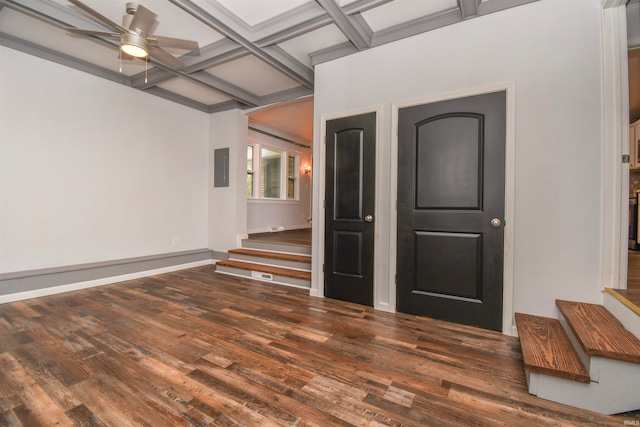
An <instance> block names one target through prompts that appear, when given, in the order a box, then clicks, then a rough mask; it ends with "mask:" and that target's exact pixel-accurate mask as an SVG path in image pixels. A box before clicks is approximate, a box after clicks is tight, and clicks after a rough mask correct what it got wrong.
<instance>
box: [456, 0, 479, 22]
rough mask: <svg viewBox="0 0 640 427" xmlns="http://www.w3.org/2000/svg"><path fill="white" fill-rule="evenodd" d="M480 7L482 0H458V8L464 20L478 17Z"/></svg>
mask: <svg viewBox="0 0 640 427" xmlns="http://www.w3.org/2000/svg"><path fill="white" fill-rule="evenodd" d="M479 5H480V0H458V7H459V8H460V12H462V19H463V20H465V19H469V18H475V17H476V16H478V12H479V10H478V6H479Z"/></svg>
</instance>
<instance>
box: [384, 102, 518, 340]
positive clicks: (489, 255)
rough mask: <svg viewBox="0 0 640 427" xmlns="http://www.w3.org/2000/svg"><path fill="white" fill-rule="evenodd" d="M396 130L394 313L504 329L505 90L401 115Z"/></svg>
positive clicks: (426, 107) (428, 106)
mask: <svg viewBox="0 0 640 427" xmlns="http://www.w3.org/2000/svg"><path fill="white" fill-rule="evenodd" d="M398 123H399V128H398V258H397V271H398V274H397V288H396V289H397V295H396V296H397V309H398V311H402V312H406V313H411V314H417V315H423V316H429V317H434V318H439V319H444V320H450V321H454V322H458V323H465V324H471V325H476V326H481V327H484V328H489V329H496V330H499V329H501V326H502V269H503V253H504V248H503V238H504V230H503V224H502V223H503V222H504V158H505V154H504V153H505V127H506V97H505V93H504V92H497V93H492V94H487V95H479V96H473V97H468V98H463V99H456V100H451V101H443V102H438V103H434V104H427V105H420V106H416V107H410V108H404V109H401V110H400V112H399V116H398ZM493 219H498V220H500V222H501V224H500V225H499V226H498V227H494V226H492V220H493Z"/></svg>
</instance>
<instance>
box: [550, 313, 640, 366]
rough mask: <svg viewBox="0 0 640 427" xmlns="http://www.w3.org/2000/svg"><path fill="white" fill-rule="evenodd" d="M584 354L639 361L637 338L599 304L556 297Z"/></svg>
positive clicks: (639, 349)
mask: <svg viewBox="0 0 640 427" xmlns="http://www.w3.org/2000/svg"><path fill="white" fill-rule="evenodd" d="M556 305H557V306H558V308H559V309H560V313H562V315H563V316H564V318H565V320H566V321H567V324H568V325H569V327H570V328H571V331H572V332H573V334H574V335H575V337H576V339H577V341H578V343H579V344H580V346H581V347H582V349H583V351H584V352H585V354H587V355H589V356H599V357H605V358H608V359H615V360H622V361H625V362H633V363H640V340H639V339H638V338H637V337H636V336H635V335H633V334H632V333H631V332H629V331H628V330H626V329H625V328H624V326H622V324H621V323H620V322H619V321H618V319H616V318H615V317H614V316H613V315H612V314H611V313H610V312H609V311H607V309H606V308H604V307H603V306H602V305H598V304H588V303H581V302H574V301H563V300H556Z"/></svg>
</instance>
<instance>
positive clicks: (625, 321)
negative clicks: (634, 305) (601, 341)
mask: <svg viewBox="0 0 640 427" xmlns="http://www.w3.org/2000/svg"><path fill="white" fill-rule="evenodd" d="M604 307H605V308H606V309H607V310H609V311H610V312H611V314H613V315H614V316H615V317H616V318H617V319H618V320H619V321H620V323H622V326H624V327H625V329H627V330H628V331H629V332H631V333H632V334H633V335H635V336H636V337H638V338H640V316H638V315H637V314H636V313H634V312H633V311H632V310H631V309H630V308H629V307H627V306H625V305H624V304H623V303H621V302H620V301H618V300H617V299H615V298H614V297H613V296H611V295H610V294H609V293H608V292H605V293H604Z"/></svg>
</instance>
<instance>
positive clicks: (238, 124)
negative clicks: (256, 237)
mask: <svg viewBox="0 0 640 427" xmlns="http://www.w3.org/2000/svg"><path fill="white" fill-rule="evenodd" d="M209 127H210V137H209V165H210V166H209V168H210V170H211V171H213V165H214V150H216V149H218V148H229V186H228V187H214V186H213V185H214V176H213V173H211V174H210V176H209V187H208V195H209V248H210V249H213V250H214V251H218V252H226V251H228V250H229V249H234V248H237V247H239V246H240V242H241V239H242V238H244V237H246V235H247V190H246V188H247V187H246V182H247V138H248V132H249V120H248V119H247V116H246V115H244V113H243V112H242V111H240V110H228V111H224V112H221V113H216V114H212V115H211V116H210V118H209Z"/></svg>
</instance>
